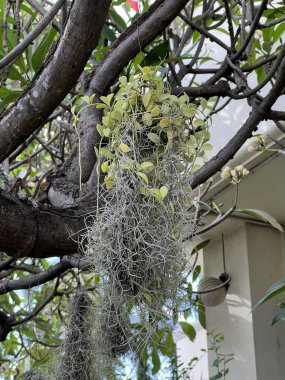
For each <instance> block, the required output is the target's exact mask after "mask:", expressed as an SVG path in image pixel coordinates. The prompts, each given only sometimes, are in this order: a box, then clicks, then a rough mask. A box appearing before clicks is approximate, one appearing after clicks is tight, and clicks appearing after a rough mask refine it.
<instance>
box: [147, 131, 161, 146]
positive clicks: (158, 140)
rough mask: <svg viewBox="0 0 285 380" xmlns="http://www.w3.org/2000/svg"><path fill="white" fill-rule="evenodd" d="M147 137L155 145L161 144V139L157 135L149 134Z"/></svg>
mask: <svg viewBox="0 0 285 380" xmlns="http://www.w3.org/2000/svg"><path fill="white" fill-rule="evenodd" d="M147 137H148V138H149V139H150V140H151V141H152V142H154V143H155V144H157V145H158V144H159V143H160V138H159V136H158V135H157V134H156V133H151V132H150V133H148V134H147Z"/></svg>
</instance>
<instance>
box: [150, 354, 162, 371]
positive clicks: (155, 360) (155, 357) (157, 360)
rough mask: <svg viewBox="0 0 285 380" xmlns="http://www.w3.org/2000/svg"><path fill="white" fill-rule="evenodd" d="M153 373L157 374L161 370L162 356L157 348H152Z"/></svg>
mask: <svg viewBox="0 0 285 380" xmlns="http://www.w3.org/2000/svg"><path fill="white" fill-rule="evenodd" d="M151 358H152V374H153V375H155V374H156V373H157V372H158V371H159V370H160V358H159V355H158V352H157V349H156V348H153V349H152V353H151Z"/></svg>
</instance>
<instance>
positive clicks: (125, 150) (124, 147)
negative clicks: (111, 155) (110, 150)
mask: <svg viewBox="0 0 285 380" xmlns="http://www.w3.org/2000/svg"><path fill="white" fill-rule="evenodd" d="M119 148H120V149H121V151H122V152H123V153H129V152H131V151H132V149H131V148H130V147H129V146H128V145H127V144H120V146H119Z"/></svg>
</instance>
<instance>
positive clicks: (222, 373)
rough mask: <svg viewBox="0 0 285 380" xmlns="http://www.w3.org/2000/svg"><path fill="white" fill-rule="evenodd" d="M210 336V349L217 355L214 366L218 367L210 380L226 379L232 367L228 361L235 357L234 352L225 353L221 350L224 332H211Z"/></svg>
mask: <svg viewBox="0 0 285 380" xmlns="http://www.w3.org/2000/svg"><path fill="white" fill-rule="evenodd" d="M208 338H209V344H210V347H209V351H212V352H213V353H214V355H215V359H214V361H213V363H212V367H213V368H215V369H216V374H215V375H213V376H211V377H210V379H209V380H217V379H225V378H226V376H227V375H228V373H229V371H230V369H229V367H228V363H229V362H231V361H232V360H233V359H234V354H233V353H230V354H223V353H221V352H220V349H221V343H222V342H223V341H224V339H225V338H224V334H222V333H215V332H210V333H208Z"/></svg>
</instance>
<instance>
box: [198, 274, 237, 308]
mask: <svg viewBox="0 0 285 380" xmlns="http://www.w3.org/2000/svg"><path fill="white" fill-rule="evenodd" d="M230 280H231V278H230V277H229V276H228V275H227V274H226V273H223V274H222V275H221V276H220V277H219V278H216V277H205V278H204V280H202V281H201V282H200V284H199V287H198V291H197V293H198V297H199V299H200V301H201V302H202V303H203V304H204V305H205V306H217V305H220V304H221V303H222V302H223V301H224V300H225V298H226V295H227V289H228V287H229V282H230Z"/></svg>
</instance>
